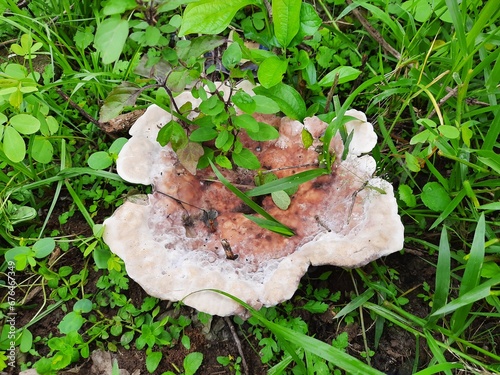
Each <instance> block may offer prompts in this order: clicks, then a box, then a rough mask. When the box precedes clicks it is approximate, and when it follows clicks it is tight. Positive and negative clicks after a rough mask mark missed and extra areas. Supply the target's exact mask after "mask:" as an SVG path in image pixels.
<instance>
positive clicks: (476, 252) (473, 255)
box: [451, 213, 486, 332]
mask: <svg viewBox="0 0 500 375" xmlns="http://www.w3.org/2000/svg"><path fill="white" fill-rule="evenodd" d="M485 232H486V225H485V218H484V213H482V214H481V216H480V217H479V220H478V222H477V227H476V232H475V233H474V240H473V241H472V246H471V251H470V254H469V259H468V261H467V264H466V265H465V271H464V275H463V277H462V283H461V285H460V292H459V296H460V297H462V296H464V295H465V294H466V293H468V292H470V291H472V290H473V289H474V288H475V287H476V286H477V285H478V283H479V280H480V278H481V268H482V266H483V262H484V236H485ZM483 293H484V292H483ZM481 295H482V294H481ZM471 307H472V303H470V304H466V305H464V306H462V307H460V308H459V309H458V310H456V311H455V312H454V313H453V316H452V318H451V330H452V331H453V332H459V331H462V330H463V325H464V323H465V320H466V319H467V315H468V314H469V311H470V308H471Z"/></svg>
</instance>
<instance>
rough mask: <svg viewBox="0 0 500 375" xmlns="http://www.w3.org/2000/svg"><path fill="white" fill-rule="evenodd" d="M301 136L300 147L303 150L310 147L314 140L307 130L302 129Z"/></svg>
mask: <svg viewBox="0 0 500 375" xmlns="http://www.w3.org/2000/svg"><path fill="white" fill-rule="evenodd" d="M301 136H302V145H303V146H304V148H305V149H308V148H309V147H311V146H312V144H313V141H314V139H313V136H312V134H311V133H310V132H309V130H307V129H306V128H304V129H302V134H301Z"/></svg>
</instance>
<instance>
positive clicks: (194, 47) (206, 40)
mask: <svg viewBox="0 0 500 375" xmlns="http://www.w3.org/2000/svg"><path fill="white" fill-rule="evenodd" d="M186 42H187V43H186V44H185V45H183V44H181V43H178V44H177V46H176V51H177V55H178V57H179V59H180V60H187V59H189V58H190V57H195V58H197V57H200V56H202V55H203V54H205V53H207V52H209V51H213V50H214V49H215V48H217V47H219V46H221V45H222V44H224V43H225V42H226V39H225V38H223V37H221V36H218V35H202V36H199V37H196V38H193V39H191V40H188V41H186Z"/></svg>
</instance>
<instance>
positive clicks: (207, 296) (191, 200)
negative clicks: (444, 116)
mask: <svg viewBox="0 0 500 375" xmlns="http://www.w3.org/2000/svg"><path fill="white" fill-rule="evenodd" d="M355 112H356V111H354V112H352V113H351V115H356V113H355ZM258 116H259V118H258V119H259V121H264V122H267V123H269V124H272V125H274V126H276V127H278V128H279V131H280V138H279V139H277V140H273V141H268V142H255V141H251V140H250V139H248V138H245V137H242V139H241V140H242V142H243V143H244V145H245V147H248V148H249V149H250V150H252V151H254V152H255V154H256V155H257V156H258V158H259V160H260V161H261V164H262V167H263V172H264V173H265V172H266V171H273V173H275V174H276V175H277V176H278V177H284V176H288V175H292V174H295V173H297V172H301V171H305V170H308V169H312V168H317V165H318V153H317V151H316V146H318V144H316V143H315V144H313V145H312V146H311V147H309V148H308V149H305V148H304V147H303V145H302V139H301V132H302V129H303V128H304V127H305V128H306V129H308V130H309V131H310V132H311V133H312V134H313V135H314V136H315V137H318V136H319V135H321V133H322V132H323V131H324V129H325V127H326V124H325V123H323V122H321V121H320V120H319V119H317V118H307V119H305V121H304V124H301V123H300V122H298V121H292V120H290V119H287V118H277V117H274V116H263V115H258ZM357 116H358V117H359V116H360V115H357ZM363 116H364V115H363ZM143 117H144V118H142V119H139V120H138V122H137V123H136V125H134V128H135V129H134V128H133V129H132V130H131V134H132V135H133V137H132V139H131V140H130V141H129V143H128V144H127V145H126V146H125V147H124V149H123V150H122V153H121V154H120V157H119V163H118V171H119V173H120V175H122V177H123V178H125V179H126V180H129V181H132V182H139V183H144V184H152V185H153V190H154V192H153V194H151V195H149V196H148V197H147V198H146V199H135V200H131V201H128V202H126V203H125V204H124V205H123V206H122V207H120V208H119V209H118V210H117V211H116V212H115V214H114V215H113V216H112V217H111V218H109V219H107V220H106V223H105V224H106V230H105V234H104V239H105V241H106V242H107V243H108V244H109V246H110V248H111V250H112V251H113V252H115V253H116V254H117V255H119V256H120V257H121V258H122V259H123V260H124V262H125V265H126V267H127V272H128V273H129V275H130V276H131V277H132V278H133V279H134V280H136V281H137V282H138V283H139V284H141V285H142V286H143V287H144V288H145V290H146V291H147V292H148V293H150V294H151V295H153V296H156V297H159V298H163V299H169V300H181V299H183V300H184V302H185V303H186V304H188V305H191V306H193V307H195V308H197V309H199V310H201V311H205V312H208V313H211V314H218V315H231V314H241V315H243V314H244V309H243V308H242V307H241V306H239V305H238V304H237V303H235V302H234V301H232V300H230V299H229V298H227V297H224V296H222V295H220V294H217V293H215V292H212V291H206V290H205V291H203V290H204V289H218V290H223V291H225V292H228V293H230V294H233V295H235V296H236V297H238V298H240V299H242V300H244V301H246V302H247V303H249V304H250V305H251V306H253V307H255V308H259V307H260V306H262V305H268V306H269V305H274V304H277V303H279V302H281V301H283V300H285V299H288V298H290V297H291V296H292V295H293V293H294V291H295V289H296V287H297V285H298V283H299V280H300V278H301V277H302V276H303V274H304V273H305V272H306V271H307V268H308V267H309V265H310V264H313V265H321V264H331V265H338V266H345V267H356V266H360V265H363V264H366V263H368V262H369V261H371V260H373V259H375V258H378V257H380V256H383V255H387V254H389V253H391V252H394V251H397V250H399V249H400V248H401V247H402V242H403V226H402V224H401V221H400V218H399V216H398V214H397V205H396V202H395V199H394V195H393V191H392V186H391V185H390V184H389V183H387V182H386V181H384V180H382V179H380V178H372V177H371V176H372V174H373V172H374V170H375V162H374V160H373V158H371V157H370V156H367V155H365V156H359V154H360V152H361V151H362V150H363V149H365V148H366V147H369V148H370V149H371V148H372V147H373V145H371V146H367V145H366V144H365V145H364V144H363V142H365V143H366V142H373V136H372V135H371V134H370V135H369V136H367V137H363V136H361V135H360V134H358V135H357V136H355V137H354V139H353V142H352V143H351V145H350V150H351V151H352V150H354V151H352V152H350V153H349V154H348V156H347V158H346V159H345V160H340V157H337V159H336V161H335V163H334V166H333V172H332V173H331V174H329V175H324V176H321V177H319V178H316V179H315V180H312V181H309V182H306V183H304V184H302V185H300V187H299V189H298V190H297V192H296V193H295V194H293V196H292V197H291V198H292V199H291V204H290V206H289V208H288V209H287V210H281V209H280V208H278V207H277V206H276V205H275V204H274V202H273V201H272V199H271V197H269V196H266V197H265V198H260V199H257V201H258V202H259V203H260V204H261V205H262V207H263V208H264V209H265V210H266V211H267V212H268V213H270V214H271V215H272V216H274V217H275V218H276V219H277V220H279V221H280V222H282V223H284V224H285V225H287V226H288V227H290V228H292V229H293V231H294V232H295V235H294V236H292V237H285V236H282V235H280V234H277V233H274V232H271V231H269V230H267V229H263V228H261V227H259V226H258V225H257V224H255V223H254V222H252V221H250V220H249V219H247V218H245V216H244V215H245V214H251V213H252V211H251V209H249V207H247V206H246V205H245V204H244V203H243V202H242V201H241V200H240V199H239V198H238V197H236V196H235V195H234V194H233V193H232V192H230V191H229V190H228V189H226V188H225V187H224V185H223V184H222V183H220V182H219V181H217V179H216V178H215V176H214V174H213V171H212V170H211V169H210V168H207V169H205V170H201V171H198V172H197V174H196V175H193V174H191V173H190V172H188V171H187V170H186V169H185V168H184V167H183V166H182V164H181V163H180V162H179V159H178V158H177V155H176V154H175V153H174V152H173V151H172V149H171V148H170V147H169V146H166V147H161V146H160V145H159V144H158V143H157V142H156V140H155V139H156V134H157V133H158V129H159V128H160V127H161V126H163V125H164V124H166V123H167V122H168V121H169V120H170V118H171V116H170V114H168V113H166V112H164V111H163V110H161V109H159V108H158V107H154V106H153V107H150V108H149V109H148V111H147V112H146V114H145V115H144V116H143ZM358 122H359V123H362V124H363V126H358V127H354V131H355V135H356V131H359V129H363V127H365V129H363V130H364V131H366V126H365V124H369V123H366V118H365V119H364V120H362V119H361V120H359V121H358ZM370 128H371V125H370V127H369V129H368V130H371V132H372V133H373V130H372V129H370ZM331 149H332V151H333V152H334V153H335V155H342V152H343V144H342V142H341V140H340V137H339V136H336V137H335V138H334V140H333V141H332V144H331ZM360 150H361V151H360ZM221 172H222V173H223V174H224V176H225V177H226V178H227V179H228V180H229V181H230V182H231V183H232V184H233V185H235V186H237V187H238V188H239V189H240V190H242V191H245V190H249V189H251V188H253V187H255V184H254V178H255V174H256V173H257V172H254V171H248V170H246V169H241V168H239V169H238V168H236V169H234V170H223V169H221ZM382 192H385V194H382ZM215 212H216V213H217V215H215ZM223 242H224V244H225V246H223ZM224 247H225V248H224ZM191 293H192V294H191ZM185 297H186V298H185Z"/></svg>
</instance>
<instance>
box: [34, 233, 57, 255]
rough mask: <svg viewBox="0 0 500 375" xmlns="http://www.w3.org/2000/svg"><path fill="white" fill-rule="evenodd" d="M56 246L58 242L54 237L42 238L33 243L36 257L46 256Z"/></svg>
mask: <svg viewBox="0 0 500 375" xmlns="http://www.w3.org/2000/svg"><path fill="white" fill-rule="evenodd" d="M55 247H56V242H55V241H54V239H53V238H52V237H46V238H42V239H41V240H39V241H37V242H35V244H34V245H33V251H34V252H35V258H45V257H46V256H47V255H49V254H50V253H51V252H52V251H53V250H54V248H55Z"/></svg>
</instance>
